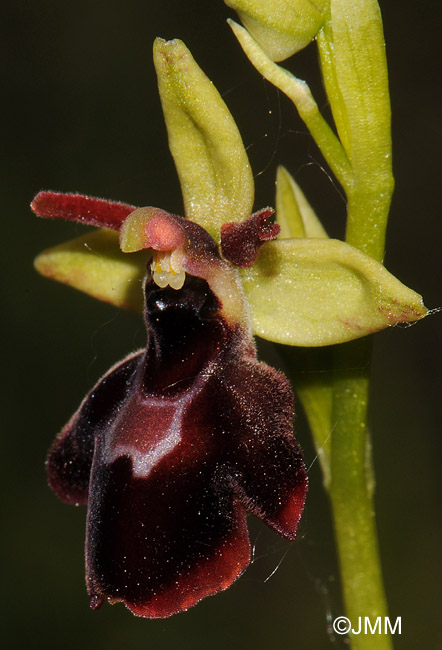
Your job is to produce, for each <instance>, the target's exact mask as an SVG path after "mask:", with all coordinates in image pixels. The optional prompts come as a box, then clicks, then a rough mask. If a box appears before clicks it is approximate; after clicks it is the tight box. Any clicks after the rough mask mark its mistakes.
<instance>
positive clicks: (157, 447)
mask: <svg viewBox="0 0 442 650" xmlns="http://www.w3.org/2000/svg"><path fill="white" fill-rule="evenodd" d="M210 365H211V364H209V367H206V368H205V370H204V371H203V372H202V373H201V374H200V375H199V377H198V379H197V381H196V382H195V384H194V387H193V389H192V390H189V391H187V393H186V394H185V395H183V396H182V397H181V398H180V399H179V400H176V401H175V403H177V407H176V411H175V413H174V415H173V417H172V420H171V423H170V424H169V426H168V429H167V431H166V433H165V435H163V436H162V438H161V439H160V440H159V441H158V442H157V443H154V444H152V446H151V447H150V448H149V450H148V451H146V450H143V449H138V448H137V447H136V446H134V445H131V444H119V443H118V442H117V443H116V442H115V438H116V437H117V436H118V433H117V426H118V425H117V423H118V421H119V418H118V419H117V421H116V422H115V425H114V427H113V428H114V433H117V436H115V435H114V436H110V437H109V439H108V441H107V442H106V443H105V448H104V457H105V459H106V463H108V464H111V463H113V462H114V461H115V460H117V459H118V458H120V457H122V456H128V457H129V458H130V459H131V461H132V472H133V475H134V476H136V477H138V478H147V477H148V476H149V474H150V473H151V471H152V469H153V468H154V467H155V466H156V465H157V464H158V463H159V461H160V460H161V459H162V458H164V457H165V456H167V455H168V454H169V453H170V452H171V451H173V450H174V449H175V447H177V446H178V445H179V443H180V442H181V428H182V419H183V415H184V412H185V410H186V408H187V406H188V404H189V403H190V402H191V400H192V399H194V397H195V394H196V393H198V392H199V391H200V390H201V388H202V387H203V385H204V384H205V383H206V381H207V380H208V378H209V377H210V376H211V375H212V373H213V371H214V368H210ZM150 401H151V403H152V406H154V405H155V402H156V403H157V404H158V406H159V407H160V406H165V405H167V404H168V400H167V399H166V400H164V401H163V400H161V399H155V398H150ZM122 416H123V417H124V415H123V414H122Z"/></svg>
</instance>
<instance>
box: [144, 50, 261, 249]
mask: <svg viewBox="0 0 442 650" xmlns="http://www.w3.org/2000/svg"><path fill="white" fill-rule="evenodd" d="M154 63H155V68H156V71H157V75H158V88H159V92H160V97H161V103H162V106H163V112H164V118H165V121H166V126H167V132H168V136H169V146H170V150H171V152H172V155H173V158H174V160H175V165H176V168H177V171H178V175H179V178H180V183H181V189H182V192H183V198H184V209H185V215H186V217H188V218H189V219H191V220H192V221H196V222H197V223H199V224H200V225H201V226H203V228H205V229H206V230H207V231H208V232H209V233H210V234H211V235H212V237H214V239H216V241H218V242H219V239H220V230H221V226H222V225H223V224H224V223H228V222H230V221H240V220H242V219H245V218H246V217H248V216H249V215H250V214H251V213H252V208H253V198H254V183H253V175H252V171H251V168H250V164H249V161H248V158H247V154H246V152H245V149H244V145H243V143H242V139H241V135H240V133H239V131H238V127H237V126H236V124H235V122H234V120H233V118H232V116H231V114H230V112H229V110H228V108H227V106H226V105H225V103H224V101H223V100H222V98H221V96H220V94H219V93H218V91H217V90H216V88H215V86H214V85H213V84H212V82H211V81H210V80H209V79H208V78H207V77H206V75H205V74H204V72H203V71H202V70H201V69H200V68H199V67H198V65H197V64H196V62H195V60H194V59H193V58H192V56H191V54H190V52H189V50H188V49H187V48H186V46H185V45H184V43H182V42H181V41H179V40H173V41H164V40H163V39H160V38H157V39H156V41H155V44H154Z"/></svg>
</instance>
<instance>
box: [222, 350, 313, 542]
mask: <svg viewBox="0 0 442 650" xmlns="http://www.w3.org/2000/svg"><path fill="white" fill-rule="evenodd" d="M220 378H221V381H222V389H220V390H219V391H218V398H217V399H218V403H219V408H220V411H221V413H222V419H223V426H224V429H225V431H227V432H228V433H227V434H226V442H225V450H226V455H227V458H228V461H229V467H230V470H229V471H230V477H231V480H232V482H233V484H234V486H235V490H236V491H237V493H238V495H239V496H240V497H241V499H242V501H243V503H244V505H245V506H246V507H247V509H248V510H250V511H251V512H252V513H253V514H255V515H256V516H257V517H260V518H261V519H263V520H264V521H265V522H266V524H268V525H269V526H271V527H272V528H274V529H275V530H276V531H277V532H278V533H279V534H280V535H283V536H284V537H287V538H289V539H294V538H295V537H296V530H297V527H298V523H299V519H300V517H301V514H302V510H303V507H304V501H305V497H306V493H307V475H306V471H305V467H304V463H303V461H302V456H301V451H300V449H299V447H298V445H297V444H296V442H295V439H294V436H293V399H292V392H291V388H290V385H289V383H288V381H287V379H286V378H285V377H284V375H282V374H281V373H279V372H277V371H276V370H274V369H273V368H270V367H269V366H267V365H266V364H264V363H259V362H257V361H256V360H254V359H249V360H247V359H243V360H242V361H236V362H235V363H232V364H230V365H229V366H226V367H224V368H223V373H222V375H220Z"/></svg>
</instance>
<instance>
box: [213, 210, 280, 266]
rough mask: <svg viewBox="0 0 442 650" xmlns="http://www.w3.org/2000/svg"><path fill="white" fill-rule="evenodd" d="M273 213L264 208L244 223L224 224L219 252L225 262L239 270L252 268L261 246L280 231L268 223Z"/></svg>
mask: <svg viewBox="0 0 442 650" xmlns="http://www.w3.org/2000/svg"><path fill="white" fill-rule="evenodd" d="M273 213H274V210H273V209H272V208H264V209H263V210H260V211H259V212H255V213H254V214H252V215H251V216H250V217H249V218H248V219H246V220H245V221H241V222H239V223H225V224H224V225H223V226H222V227H221V250H222V252H223V255H224V257H225V258H226V260H229V262H232V264H235V265H236V266H240V267H241V268H248V267H249V266H252V264H254V263H255V262H256V259H257V257H258V251H259V248H260V247H261V246H262V244H263V243H264V242H266V241H269V240H270V239H275V238H276V237H277V236H278V235H279V232H280V230H281V228H280V226H279V225H278V224H276V223H272V222H271V221H269V219H270V217H272V216H273Z"/></svg>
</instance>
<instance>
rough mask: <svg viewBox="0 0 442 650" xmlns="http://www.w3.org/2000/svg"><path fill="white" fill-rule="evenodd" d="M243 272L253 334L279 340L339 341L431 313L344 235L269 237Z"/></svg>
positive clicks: (306, 342) (320, 343) (311, 343)
mask: <svg viewBox="0 0 442 650" xmlns="http://www.w3.org/2000/svg"><path fill="white" fill-rule="evenodd" d="M240 273H241V277H242V280H243V286H244V290H245V293H246V296H247V298H248V300H249V304H250V310H251V317H252V326H253V329H254V331H255V334H258V335H259V336H262V337H263V338H266V339H269V340H271V341H276V342H278V343H286V344H289V345H299V346H313V347H315V346H323V345H331V344H334V343H342V342H344V341H350V340H352V339H356V338H359V337H362V336H365V335H367V334H371V333H373V332H376V331H378V330H381V329H383V328H385V327H388V326H391V325H396V324H397V323H405V322H411V321H415V320H419V319H420V318H422V317H423V316H425V315H426V314H427V309H426V308H425V307H424V305H423V303H422V298H421V297H420V296H419V295H418V294H416V293H415V292H414V291H412V290H411V289H408V288H407V287H405V286H404V285H403V284H402V283H401V282H399V280H397V279H396V278H395V277H394V276H393V275H391V274H390V273H389V272H388V271H387V270H386V269H385V267H383V266H382V264H380V263H379V262H376V261H375V260H373V259H372V258H371V257H368V256H367V255H365V254H364V253H362V252H361V251H359V250H358V249H356V248H353V247H352V246H349V245H348V244H346V243H345V242H341V241H339V240H334V239H279V240H277V241H273V242H267V243H266V244H264V245H263V246H262V247H261V250H260V254H259V257H258V260H257V263H256V264H255V265H254V266H253V267H251V268H249V269H241V271H240Z"/></svg>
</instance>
